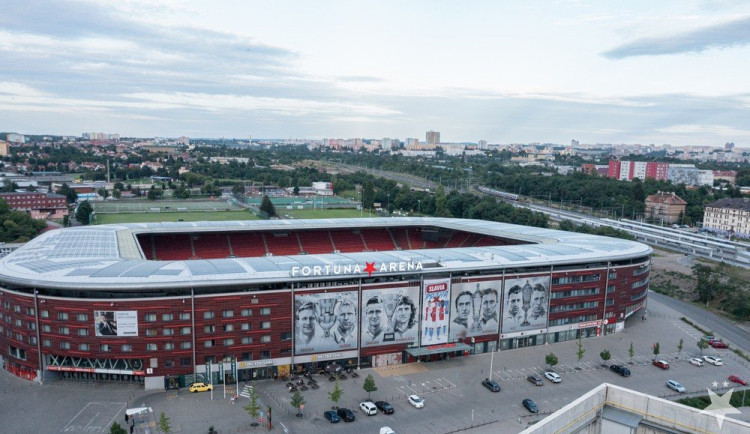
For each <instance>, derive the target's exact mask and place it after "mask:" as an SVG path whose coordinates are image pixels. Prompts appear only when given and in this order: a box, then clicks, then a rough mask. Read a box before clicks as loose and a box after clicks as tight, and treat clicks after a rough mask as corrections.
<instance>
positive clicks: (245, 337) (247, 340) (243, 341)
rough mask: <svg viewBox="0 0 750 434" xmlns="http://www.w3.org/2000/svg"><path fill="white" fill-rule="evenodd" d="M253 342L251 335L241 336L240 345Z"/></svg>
mask: <svg viewBox="0 0 750 434" xmlns="http://www.w3.org/2000/svg"><path fill="white" fill-rule="evenodd" d="M252 343H253V337H252V336H243V337H242V345H247V344H252Z"/></svg>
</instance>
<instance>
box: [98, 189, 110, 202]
mask: <svg viewBox="0 0 750 434" xmlns="http://www.w3.org/2000/svg"><path fill="white" fill-rule="evenodd" d="M96 193H97V194H98V195H99V196H101V197H103V198H105V199H106V198H108V197H109V191H107V189H106V188H104V187H102V188H100V189H99V190H96Z"/></svg>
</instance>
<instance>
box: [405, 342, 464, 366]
mask: <svg viewBox="0 0 750 434" xmlns="http://www.w3.org/2000/svg"><path fill="white" fill-rule="evenodd" d="M471 349H472V347H471V345H466V344H464V343H461V342H451V343H447V344H439V345H429V346H426V347H416V348H407V349H406V351H405V352H406V354H407V355H408V357H407V359H408V362H415V361H421V362H435V361H438V360H446V359H450V358H451V357H461V356H464V355H467V354H469V351H471Z"/></svg>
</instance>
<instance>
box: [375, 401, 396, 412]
mask: <svg viewBox="0 0 750 434" xmlns="http://www.w3.org/2000/svg"><path fill="white" fill-rule="evenodd" d="M375 407H377V408H378V410H380V411H382V412H383V413H385V414H393V406H392V405H391V404H388V403H387V402H385V401H375Z"/></svg>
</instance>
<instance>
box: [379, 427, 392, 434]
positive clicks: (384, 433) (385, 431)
mask: <svg viewBox="0 0 750 434" xmlns="http://www.w3.org/2000/svg"><path fill="white" fill-rule="evenodd" d="M380 434H396V432H395V431H393V430H392V429H391V427H389V426H381V427H380Z"/></svg>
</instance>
